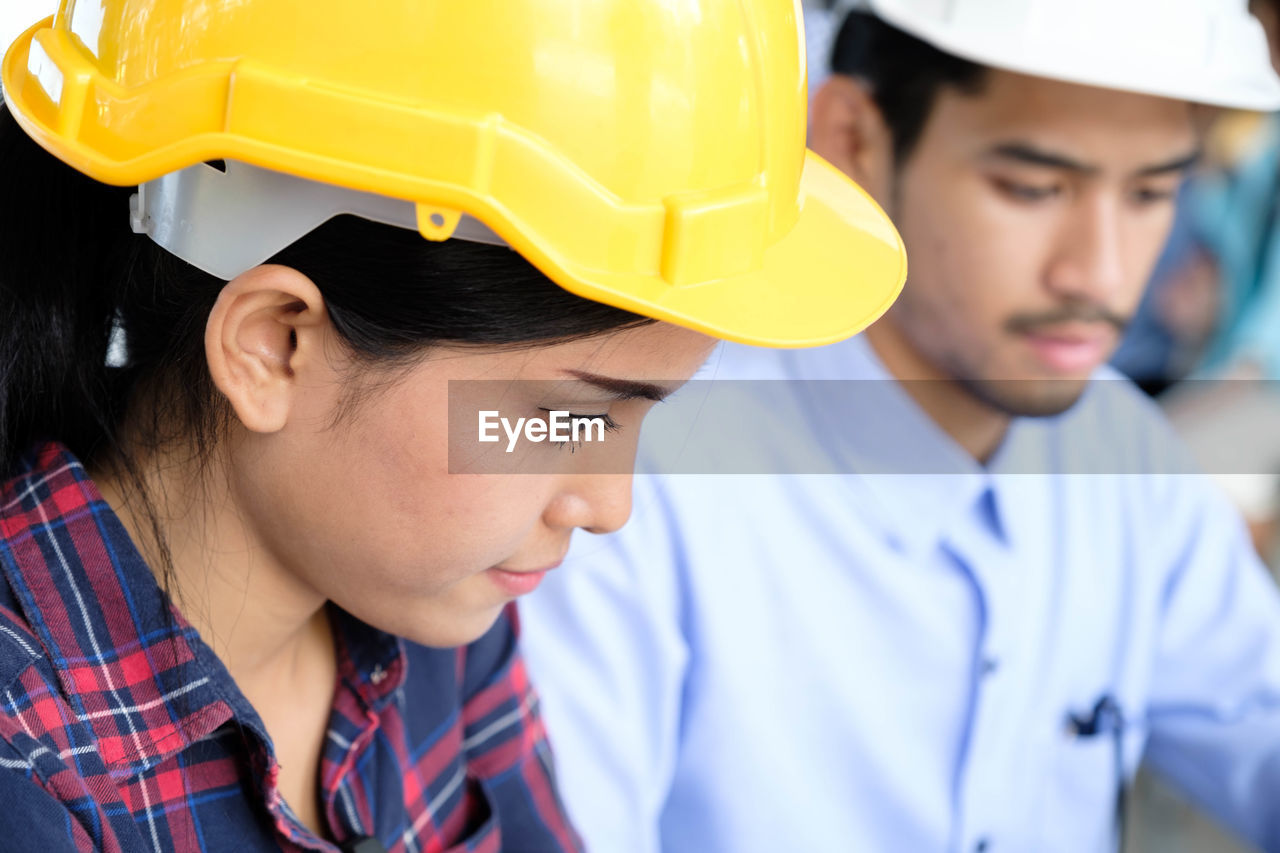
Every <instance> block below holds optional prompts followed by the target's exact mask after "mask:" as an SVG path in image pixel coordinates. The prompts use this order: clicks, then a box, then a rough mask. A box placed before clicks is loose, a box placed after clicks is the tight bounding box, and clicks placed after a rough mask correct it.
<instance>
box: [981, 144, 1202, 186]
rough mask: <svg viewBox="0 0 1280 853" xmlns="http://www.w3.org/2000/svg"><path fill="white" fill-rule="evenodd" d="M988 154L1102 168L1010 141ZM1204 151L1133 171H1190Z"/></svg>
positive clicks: (1068, 167)
mask: <svg viewBox="0 0 1280 853" xmlns="http://www.w3.org/2000/svg"><path fill="white" fill-rule="evenodd" d="M987 156H988V157H996V158H1000V159H1003V160H1016V161H1017V162H1019V163H1027V164H1030V165H1032V166H1044V167H1048V168H1050V169H1062V170H1063V171H1067V172H1074V173H1076V174H1078V175H1096V174H1098V173H1099V172H1101V171H1102V170H1101V169H1100V168H1099V167H1098V166H1095V165H1092V164H1089V163H1082V162H1081V161H1079V160H1076V159H1075V158H1073V157H1068V156H1066V155H1064V154H1057V153H1055V152H1053V151H1046V150H1044V149H1042V148H1037V147H1036V146H1034V145H1031V144H1029V143H1026V142H1008V143H1004V144H1001V145H997V146H995V147H993V148H992V149H991V150H990V151H988V152H987ZM1201 156H1202V152H1201V151H1200V149H1198V148H1197V149H1196V150H1195V151H1192V152H1190V153H1188V154H1184V155H1182V156H1180V157H1177V158H1175V159H1173V160H1169V161H1168V162H1165V163H1156V164H1155V165H1153V166H1144V167H1143V168H1141V169H1138V170H1137V171H1136V172H1134V173H1133V177H1136V178H1153V177H1156V176H1158V175H1167V174H1171V173H1177V172H1186V171H1189V170H1190V169H1191V168H1192V167H1193V166H1195V165H1196V163H1198V162H1199V161H1200V157H1201Z"/></svg>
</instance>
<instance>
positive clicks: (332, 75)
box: [0, 0, 906, 346]
mask: <svg viewBox="0 0 1280 853" xmlns="http://www.w3.org/2000/svg"><path fill="white" fill-rule="evenodd" d="M800 27H801V25H800V3H799V0H792V2H787V1H786V0H664V2H655V0H418V2H411V3H410V2H400V1H399V0H397V2H360V3H356V2H351V0H306V2H303V0H235V2H231V0H218V2H213V3H210V2H208V0H62V3H61V6H60V8H59V10H58V13H57V15H56V16H55V17H54V18H53V19H51V20H48V21H45V22H43V23H40V24H37V25H36V26H34V27H32V28H31V29H30V30H28V31H27V32H26V33H25V34H24V35H23V36H22V37H21V38H19V39H18V41H17V42H15V43H14V45H13V46H12V47H11V48H10V49H9V51H8V53H7V54H6V55H5V58H4V63H3V69H2V77H0V79H2V80H3V85H4V94H5V99H6V101H7V102H8V104H9V106H10V108H11V109H12V111H13V113H14V115H15V116H16V118H17V119H18V121H19V122H20V123H21V125H22V126H23V128H24V129H25V130H26V131H27V132H28V133H29V134H31V136H33V137H34V138H35V139H36V140H37V141H38V142H39V143H40V144H41V145H42V146H44V147H45V148H46V149H48V150H49V151H50V152H52V153H53V154H54V155H55V156H57V157H59V158H60V159H62V160H64V161H66V162H67V163H69V164H70V165H72V166H73V167H75V168H76V169H79V170H80V171H82V172H84V173H86V174H88V175H90V176H91V177H93V178H96V179H98V180H100V181H103V182H106V183H112V184H120V185H133V184H139V185H143V184H147V183H148V182H155V181H158V180H159V179H161V178H164V177H165V176H169V175H173V174H175V173H180V172H182V171H183V170H188V169H189V167H193V166H195V165H197V164H201V163H204V162H206V161H211V160H226V161H238V162H243V163H246V164H250V165H251V166H253V167H256V168H257V169H265V170H271V171H272V172H276V173H283V174H284V175H287V176H293V177H294V178H302V179H306V180H307V181H309V182H318V183H322V184H327V185H332V186H335V187H341V188H345V189H346V190H351V191H358V192H360V193H364V194H373V195H377V196H382V197H387V198H389V199H398V200H401V201H402V202H406V203H410V204H411V205H412V206H413V207H414V209H416V219H417V227H418V229H419V230H420V231H421V232H422V233H423V234H424V236H426V237H428V238H430V239H435V240H442V239H447V238H449V237H450V236H454V230H455V229H456V228H457V227H458V224H459V221H460V220H461V219H462V218H463V217H464V215H465V217H469V218H474V219H475V220H479V221H480V222H481V223H483V224H484V225H485V226H487V228H488V229H491V231H492V232H493V233H496V235H497V236H498V237H500V238H501V239H502V240H503V241H505V242H506V243H508V244H510V245H511V246H512V247H514V248H515V249H516V250H518V251H519V252H520V253H521V254H522V255H523V256H524V257H526V258H527V259H529V260H530V261H531V262H532V263H533V264H535V265H536V266H537V267H538V268H539V269H540V270H541V271H542V272H543V273H545V274H546V275H547V276H548V277H549V278H551V279H552V280H554V281H555V282H557V283H558V284H560V285H561V286H562V287H564V288H566V289H567V290H569V291H571V292H573V293H576V294H578V295H580V296H583V297H586V298H588V299H594V300H598V301H600V302H605V303H608V304H610V305H615V306H617V307H619V308H624V309H627V310H629V311H633V312H636V313H638V314H643V315H647V316H650V317H654V318H657V319H660V320H666V321H669V322H672V323H676V324H679V325H682V326H687V327H690V328H693V329H697V330H699V331H703V332H706V333H708V334H711V335H714V336H716V337H721V338H726V339H730V340H736V341H741V342H744V343H752V344H761V345H767V346H809V345H818V344H824V343H830V342H834V341H837V340H840V339H843V338H846V337H848V336H850V335H852V334H855V333H856V332H858V331H860V330H861V329H863V328H864V327H865V326H866V325H867V324H869V323H870V322H871V321H873V320H874V319H875V318H876V317H878V316H879V315H880V314H881V313H883V312H884V310H885V309H886V308H887V307H888V306H889V304H890V303H891V302H892V301H893V299H894V298H895V297H896V296H897V294H898V292H899V291H900V289H901V287H902V283H903V281H904V279H905V275H906V261H905V254H904V252H903V248H902V243H901V240H900V238H899V237H898V234H897V232H896V231H895V229H894V228H893V225H892V224H891V223H890V222H889V220H888V219H887V217H886V216H885V215H884V213H883V212H882V211H881V210H880V209H879V208H878V207H877V206H876V205H875V203H874V202H872V201H871V200H870V198H868V197H867V196H866V194H865V193H863V192H862V191H861V190H860V189H859V188H858V187H857V186H855V185H854V184H853V183H852V182H850V181H849V180H848V179H847V178H846V177H845V176H844V175H842V174H841V173H840V172H839V171H838V170H836V169H835V168H833V167H832V166H830V165H829V164H827V163H826V162H824V161H823V160H822V159H821V158H819V157H817V156H816V155H815V154H813V153H812V152H809V151H807V150H806V149H805V142H804V135H805V60H804V49H803V39H802V34H801V31H800ZM135 213H136V211H135ZM458 236H462V235H461V232H460V233H459V235H458ZM281 248H282V247H281Z"/></svg>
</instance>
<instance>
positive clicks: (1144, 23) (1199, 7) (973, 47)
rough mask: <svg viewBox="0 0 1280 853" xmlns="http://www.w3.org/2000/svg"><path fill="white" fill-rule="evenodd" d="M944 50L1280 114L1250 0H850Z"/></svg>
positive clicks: (1278, 82) (844, 8) (1042, 72)
mask: <svg viewBox="0 0 1280 853" xmlns="http://www.w3.org/2000/svg"><path fill="white" fill-rule="evenodd" d="M837 5H838V8H839V10H840V11H841V12H848V11H866V12H870V13H872V14H874V15H875V16H876V17H878V18H880V19H882V20H883V21H885V22H886V23H889V24H892V25H893V26H895V27H897V28H898V29H900V30H903V31H905V32H907V33H910V34H911V35H913V36H915V37H916V38H919V39H921V40H922V41H925V42H928V43H929V44H931V45H933V46H934V47H936V48H938V49H939V50H942V51H945V52H947V53H950V54H952V55H954V56H958V57H960V58H962V59H968V60H970V61H972V62H977V63H979V64H982V65H987V66H991V67H993V68H1003V69H1005V70H1008V71H1018V72H1021V73H1023V74H1033V75H1035V76H1037V77H1049V78H1052V79H1055V80H1064V81H1066V82H1069V83H1082V84H1085V85H1089V86H1101V87H1104V88H1107V89H1122V90H1125V91H1130V92H1141V93H1143V94H1149V95H1161V96H1164V97H1168V98H1177V99H1179V100H1184V101H1192V102H1195V103H1202V104H1212V105H1215V106H1222V107H1236V108H1240V109H1253V110H1274V109H1280V78H1278V77H1277V76H1276V73H1275V70H1274V69H1273V68H1272V66H1271V53H1270V49H1269V47H1268V45H1267V39H1266V35H1265V33H1264V32H1263V29H1262V25H1261V24H1260V23H1258V21H1257V19H1256V18H1254V17H1253V16H1252V15H1250V14H1249V11H1248V0H843V2H841V3H839V4H837Z"/></svg>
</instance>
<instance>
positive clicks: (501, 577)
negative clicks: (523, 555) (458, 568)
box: [485, 563, 560, 597]
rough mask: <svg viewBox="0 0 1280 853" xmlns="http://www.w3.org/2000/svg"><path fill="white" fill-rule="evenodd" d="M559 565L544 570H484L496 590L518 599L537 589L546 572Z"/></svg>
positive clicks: (495, 568)
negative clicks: (495, 585) (495, 586)
mask: <svg viewBox="0 0 1280 853" xmlns="http://www.w3.org/2000/svg"><path fill="white" fill-rule="evenodd" d="M559 565H560V564H559V563H556V564H555V565H551V566H547V567H546V568H544V569H527V570H518V569H503V568H499V567H497V566H494V567H493V568H491V569H488V570H486V571H485V574H487V575H488V576H489V577H490V578H492V580H493V582H494V583H495V584H497V585H498V588H499V589H501V590H502V591H503V592H505V593H506V594H507V595H511V596H517V597H518V596H521V595H528V594H529V593H531V592H533V591H534V590H535V589H537V588H538V584H540V583H542V579H543V578H544V577H546V576H547V572H549V571H551V570H552V569H554V568H556V566H559Z"/></svg>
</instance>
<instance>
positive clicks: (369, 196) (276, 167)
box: [0, 0, 903, 851]
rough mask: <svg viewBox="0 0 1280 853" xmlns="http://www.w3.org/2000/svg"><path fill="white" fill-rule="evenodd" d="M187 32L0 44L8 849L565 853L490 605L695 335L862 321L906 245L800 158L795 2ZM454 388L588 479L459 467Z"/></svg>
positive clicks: (506, 597) (595, 522) (815, 328)
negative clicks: (569, 435) (545, 415)
mask: <svg viewBox="0 0 1280 853" xmlns="http://www.w3.org/2000/svg"><path fill="white" fill-rule="evenodd" d="M214 5H216V6H217V8H216V9H213V8H212V7H211V6H210V4H209V3H208V2H207V0H169V2H156V0H103V2H95V3H76V4H71V3H64V4H63V7H62V9H61V11H60V12H59V15H58V16H57V18H56V20H55V21H54V22H52V23H50V22H46V23H44V24H41V25H39V26H37V27H34V28H33V29H32V30H30V31H28V33H27V34H25V35H24V36H23V37H22V38H21V39H19V41H18V42H17V43H16V44H15V45H14V46H13V48H11V49H10V51H9V52H8V54H7V55H6V57H5V62H4V68H3V83H4V91H5V96H6V100H7V102H8V109H7V111H6V112H4V113H3V115H0V174H2V175H3V179H2V180H3V186H0V239H2V240H3V241H4V242H3V244H2V246H0V305H3V308H4V312H3V313H2V314H0V467H2V468H3V472H2V473H3V480H4V481H5V482H4V485H3V487H2V488H0V571H2V572H3V574H4V580H5V582H4V583H3V584H0V678H3V680H4V686H5V693H4V713H3V714H0V773H2V774H3V775H0V802H3V803H4V806H5V808H3V809H0V839H13V841H5V842H2V843H4V844H7V845H10V846H17V847H19V848H21V849H42V850H58V849H71V848H76V849H85V848H95V849H107V850H134V849H143V850H153V849H154V850H229V849H234V850H258V849H278V848H286V849H316V850H328V849H334V845H335V844H338V845H341V846H342V847H343V848H344V849H351V850H375V849H383V848H385V849H396V850H400V849H403V850H412V851H417V850H445V849H457V850H463V849H466V850H498V849H508V850H522V851H523V850H543V849H572V848H574V847H575V846H576V839H575V837H574V835H573V832H572V830H571V829H570V828H569V826H568V823H567V821H566V819H565V816H564V814H563V812H562V810H561V808H560V805H559V803H558V800H557V797H556V794H555V791H554V786H553V783H552V779H551V771H550V756H549V751H548V749H547V746H546V742H545V737H544V733H543V731H542V728H541V724H540V722H539V719H538V716H537V711H536V704H535V701H534V696H533V693H532V691H531V689H530V687H529V685H528V683H527V679H526V678H525V675H524V671H523V668H522V665H521V663H520V660H519V657H518V655H517V653H516V649H515V636H516V622H515V614H514V610H513V609H512V607H511V602H512V600H513V599H514V598H515V597H517V596H518V595H519V594H521V593H523V592H527V591H529V590H531V589H532V588H533V587H534V586H536V584H537V580H538V578H539V577H540V576H541V573H542V572H544V571H546V570H548V569H551V568H553V567H554V566H555V565H556V563H557V562H558V561H559V559H560V557H561V555H562V554H563V553H564V551H565V549H566V547H567V543H568V538H569V536H570V534H571V532H572V530H573V529H574V528H577V527H581V528H585V529H587V530H591V531H606V530H612V529H614V528H616V527H618V526H619V525H621V524H622V523H623V521H624V520H625V518H626V515H627V513H628V509H629V486H630V483H629V478H628V477H626V476H616V475H615V476H606V475H601V474H595V473H592V471H593V470H599V464H598V461H593V460H598V459H599V458H601V457H603V458H607V459H609V460H612V461H616V459H617V457H618V455H619V454H622V455H624V456H625V458H627V459H628V460H629V459H631V458H632V456H633V454H634V442H635V436H636V433H637V431H638V429H639V422H640V419H641V418H642V416H643V414H644V412H645V411H646V409H647V408H648V407H649V406H650V405H652V403H653V399H654V398H657V397H661V396H662V395H664V394H666V393H669V392H670V391H671V390H673V389H674V387H675V386H676V385H678V384H679V383H680V382H681V381H683V380H684V379H686V378H687V377H688V376H689V375H691V374H692V373H693V371H694V370H695V369H696V367H697V366H698V364H699V363H700V362H701V361H702V360H703V359H704V358H705V357H706V355H707V353H708V351H709V348H710V346H711V338H709V337H708V334H710V335H714V336H720V337H732V338H736V339H739V340H745V341H749V342H756V343H762V344H771V345H791V346H798V345H805V344H814V343H821V342H824V341H827V340H835V339H839V338H841V337H844V336H847V335H849V334H852V333H854V332H856V331H857V330H858V329H859V328H861V327H862V326H863V325H865V324H866V323H867V322H870V320H871V319H873V318H874V317H875V316H876V315H877V314H878V313H879V312H880V311H881V310H883V308H884V307H885V306H886V305H887V303H888V302H889V301H891V300H892V297H893V296H894V295H895V294H896V292H897V290H898V288H899V287H900V286H901V281H902V272H903V270H902V258H901V248H900V245H899V243H898V241H897V237H896V234H895V233H894V232H893V230H892V227H891V226H890V225H889V224H888V223H887V221H886V220H885V219H884V218H883V215H882V214H880V213H879V211H878V210H876V209H875V208H874V206H872V205H871V204H870V203H869V202H866V201H865V199H864V198H863V197H862V196H861V194H860V192H859V191H858V190H857V189H856V188H854V187H852V185H850V184H848V183H847V182H844V181H843V180H842V179H840V178H839V177H838V175H837V174H836V173H835V172H834V171H833V170H831V169H830V167H827V166H826V165H825V164H823V163H821V162H820V161H818V160H816V159H814V158H812V157H809V156H807V155H805V153H804V148H803V124H804V122H803V114H804V103H803V57H802V56H801V55H800V50H799V48H798V41H799V40H798V38H797V32H796V26H797V24H796V21H795V19H794V17H793V15H794V10H793V9H791V8H789V4H777V3H773V2H763V0H762V2H757V3H745V4H744V3H742V2H740V0H733V2H728V0H702V2H695V3H690V4H687V5H688V9H687V10H686V11H689V12H691V14H688V15H673V14H670V11H671V10H670V9H668V8H667V7H666V6H664V5H663V4H652V3H646V2H636V0H611V1H610V2H604V3H601V2H599V0H592V2H571V3H567V4H566V3H565V2H554V3H553V2H549V0H501V2H498V1H497V0H470V2H468V3H465V4H460V3H449V2H443V0H441V2H428V0H423V2H420V3H413V4H410V3H385V4H380V5H379V4H375V5H374V6H373V7H370V6H369V5H367V4H352V3H347V2H339V0H312V2H309V3H307V4H305V8H303V4H297V3H296V2H292V0H239V2H234V3H232V2H221V3H218V4H214ZM783 6H787V7H788V8H782V7H783ZM744 10H749V12H750V14H749V15H744ZM693 12H696V14H692V13H693ZM620 33H626V37H625V38H619V37H618V35H619V34H620ZM743 45H746V46H747V47H746V49H744V48H743V47H742V46H743ZM726 91H728V92H731V93H735V94H734V97H731V98H726V97H725V96H724V93H725V92H726ZM738 94H740V95H741V97H739V96H738ZM28 137H30V138H28ZM32 139H34V140H35V142H33V141H32ZM36 142H38V143H39V144H38V145H37V144H36ZM42 149H43V150H42ZM250 164H253V165H250ZM802 164H803V169H804V172H803V176H802V174H801V166H802ZM108 184H115V185H119V186H120V187H123V188H116V187H113V186H109V185H108ZM418 232H420V233H418ZM424 236H425V237H427V238H428V239H423V237H424ZM513 248H514V249H516V250H517V251H512V249H513ZM855 265H856V266H855ZM858 268H864V269H865V270H866V272H861V271H859V272H850V270H854V269H858ZM570 291H572V292H570ZM574 294H578V295H574ZM583 296H585V297H588V298H582V297H583ZM654 320H661V321H667V322H654ZM459 380H477V381H479V380H484V381H485V382H486V383H492V382H493V380H502V381H503V383H504V385H503V387H506V388H509V389H510V390H509V391H508V392H507V393H506V394H505V396H504V398H503V401H502V405H503V406H504V407H505V408H508V409H511V410H513V411H514V412H515V413H519V414H520V415H536V414H537V413H538V410H540V409H542V410H551V411H567V412H571V413H573V415H572V416H571V417H572V418H575V419H581V418H588V417H589V418H592V419H599V420H600V421H601V422H602V423H604V424H606V425H607V426H608V427H609V428H610V429H611V430H612V432H610V434H609V436H608V438H607V439H606V446H607V447H608V448H610V449H611V452H603V453H597V452H596V451H597V450H601V451H603V449H601V448H595V449H588V448H586V447H585V446H584V447H583V448H582V451H581V452H571V451H575V450H576V449H575V448H568V449H566V448H563V447H562V446H553V445H550V444H545V445H543V444H539V445H528V446H526V447H524V448H522V450H521V453H520V454H515V457H514V458H517V459H519V460H521V461H520V464H521V465H522V466H523V467H522V468H521V470H532V469H536V470H539V471H541V472H544V473H539V474H537V475H522V476H516V475H514V474H511V475H507V476H481V475H478V474H475V473H470V474H469V473H466V472H469V471H476V470H482V469H483V470H493V469H492V466H490V467H489V468H484V466H482V465H481V466H478V467H477V466H476V465H473V463H476V461H477V460H480V459H481V458H482V457H484V456H485V455H486V454H488V455H489V457H490V458H491V459H492V458H498V459H500V460H503V459H506V457H504V456H501V455H498V456H496V457H494V456H493V454H495V453H496V454H501V453H502V448H498V449H497V450H494V448H493V447H492V446H490V445H485V444H482V443H480V442H479V441H478V438H476V439H473V440H472V441H468V440H467V439H466V435H465V432H463V433H460V434H455V435H452V436H451V435H450V434H449V431H448V430H447V429H446V409H445V407H446V406H447V405H456V402H455V401H454V399H453V396H452V395H451V394H450V383H453V385H454V386H458V384H459ZM520 380H536V381H531V382H528V383H525V382H521V381H520ZM467 387H470V386H467ZM485 387H489V386H488V385H486V386H485ZM451 411H457V410H456V409H454V410H451ZM467 417H468V418H470V420H469V421H467V422H470V423H474V422H475V412H471V413H470V414H469V415H468V416H467ZM461 420H467V419H466V418H462V419H461ZM460 436H461V437H460ZM551 460H554V461H551ZM593 466H594V468H593ZM451 472H461V473H451ZM455 647H456V648H455Z"/></svg>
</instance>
